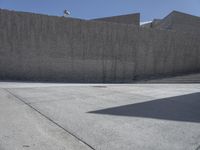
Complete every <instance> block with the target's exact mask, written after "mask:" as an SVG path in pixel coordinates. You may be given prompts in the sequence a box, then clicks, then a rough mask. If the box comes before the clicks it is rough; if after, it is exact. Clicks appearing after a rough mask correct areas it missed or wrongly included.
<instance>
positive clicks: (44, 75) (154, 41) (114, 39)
mask: <svg viewBox="0 0 200 150" xmlns="http://www.w3.org/2000/svg"><path fill="white" fill-rule="evenodd" d="M199 41H200V37H199V36H196V35H193V34H184V33H180V32H173V31H164V30H156V29H144V28H140V27H139V26H135V25H127V24H117V23H112V22H101V21H85V20H80V19H73V18H64V17H54V16H46V15H36V14H31V13H23V12H13V11H7V10H0V79H14V80H34V81H64V82H131V81H133V80H135V79H137V78H140V77H147V76H150V75H153V76H155V75H166V74H170V75H173V74H176V73H185V72H192V71H199V70H200V61H199V60H200V59H199V55H200V42H199Z"/></svg>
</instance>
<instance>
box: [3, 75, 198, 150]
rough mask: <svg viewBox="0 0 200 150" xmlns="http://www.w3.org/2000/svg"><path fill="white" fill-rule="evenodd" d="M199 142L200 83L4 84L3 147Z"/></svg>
mask: <svg viewBox="0 0 200 150" xmlns="http://www.w3.org/2000/svg"><path fill="white" fill-rule="evenodd" d="M176 78H178V77H176ZM182 78H183V77H182ZM162 80H163V79H162ZM170 80H171V79H170ZM172 80H174V79H172ZM176 80H178V79H176ZM188 80H190V81H191V80H196V81H198V79H195V78H194V76H192V79H188ZM165 81H166V80H165ZM160 83H162V82H160ZM199 145H200V84H177V83H176V84H175V82H174V84H172V83H170V84H152V83H145V84H140V83H137V84H136V83H135V84H60V83H28V82H1V83H0V150H15V149H16V150H21V149H31V150H47V149H48V150H65V149H66V150H69V149H73V150H80V149H81V150H82V149H83V150H84V149H98V150H111V149H113V150H116V149H118V150H122V149H123V150H125V149H126V150H127V149H130V150H140V149H142V150H196V149H198V146H199Z"/></svg>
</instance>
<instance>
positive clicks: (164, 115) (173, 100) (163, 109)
mask: <svg viewBox="0 0 200 150" xmlns="http://www.w3.org/2000/svg"><path fill="white" fill-rule="evenodd" d="M88 113H96V114H102V115H117V116H128V117H145V118H154V119H165V120H174V121H187V122H200V93H193V94H188V95H181V96H176V97H169V98H163V99H157V100H152V101H147V102H142V103H135V104H130V105H124V106H118V107H112V108H107V109H102V110H96V111H90V112H88Z"/></svg>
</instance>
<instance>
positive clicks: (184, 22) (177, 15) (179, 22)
mask: <svg viewBox="0 0 200 150" xmlns="http://www.w3.org/2000/svg"><path fill="white" fill-rule="evenodd" d="M153 28H157V29H167V30H176V31H179V32H190V33H194V34H196V33H198V34H199V33H200V17H197V16H192V15H189V14H185V13H182V12H178V11H173V12H172V13H170V14H169V15H168V16H166V17H165V18H164V19H162V20H161V21H160V22H159V23H156V24H153Z"/></svg>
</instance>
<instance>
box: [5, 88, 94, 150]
mask: <svg viewBox="0 0 200 150" xmlns="http://www.w3.org/2000/svg"><path fill="white" fill-rule="evenodd" d="M3 89H4V90H5V91H6V92H8V93H9V94H11V95H12V96H14V97H15V98H17V99H18V100H19V101H21V102H23V103H24V104H25V105H27V106H28V107H30V108H31V109H33V110H34V111H36V112H38V113H39V114H40V115H42V116H43V117H45V118H46V119H47V120H49V121H51V122H52V123H54V124H55V125H56V126H58V127H60V128H61V129H63V130H64V131H65V132H67V133H68V134H70V135H71V136H73V137H74V138H75V139H77V140H78V141H79V142H81V143H83V144H85V145H87V146H88V147H89V148H90V149H92V150H95V148H93V147H92V146H91V145H89V144H88V143H86V142H85V141H83V140H82V139H81V138H79V137H78V136H76V135H75V134H73V133H72V132H70V131H68V130H67V129H65V128H64V127H62V126H61V125H59V124H58V123H57V122H55V121H54V120H52V119H51V118H49V117H48V116H46V115H45V114H43V113H41V112H40V111H39V110H37V109H36V108H34V107H33V106H32V105H31V104H30V103H27V102H26V101H25V100H24V99H23V98H21V97H20V96H17V95H15V94H13V93H12V92H11V91H10V90H9V89H6V88H3Z"/></svg>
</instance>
